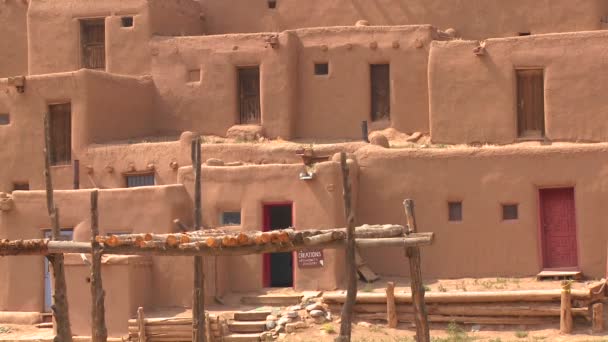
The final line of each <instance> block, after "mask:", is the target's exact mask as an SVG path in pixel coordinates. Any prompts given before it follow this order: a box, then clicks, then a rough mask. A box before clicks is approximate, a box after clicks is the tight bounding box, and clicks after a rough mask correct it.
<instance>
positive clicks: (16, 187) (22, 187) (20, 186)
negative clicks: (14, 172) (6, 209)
mask: <svg viewBox="0 0 608 342" xmlns="http://www.w3.org/2000/svg"><path fill="white" fill-rule="evenodd" d="M29 189H30V183H28V182H15V183H13V191H28V190H29Z"/></svg>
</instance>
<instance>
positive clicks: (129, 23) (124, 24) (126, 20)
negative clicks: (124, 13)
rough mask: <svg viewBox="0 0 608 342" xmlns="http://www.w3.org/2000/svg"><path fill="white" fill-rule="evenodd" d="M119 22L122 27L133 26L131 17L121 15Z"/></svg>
mask: <svg viewBox="0 0 608 342" xmlns="http://www.w3.org/2000/svg"><path fill="white" fill-rule="evenodd" d="M120 23H121V25H122V27H133V17H122V18H120Z"/></svg>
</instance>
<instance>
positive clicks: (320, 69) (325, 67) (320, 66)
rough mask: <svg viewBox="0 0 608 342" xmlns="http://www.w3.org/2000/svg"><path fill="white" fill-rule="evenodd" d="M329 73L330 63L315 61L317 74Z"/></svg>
mask: <svg viewBox="0 0 608 342" xmlns="http://www.w3.org/2000/svg"><path fill="white" fill-rule="evenodd" d="M327 74H329V63H315V75H327Z"/></svg>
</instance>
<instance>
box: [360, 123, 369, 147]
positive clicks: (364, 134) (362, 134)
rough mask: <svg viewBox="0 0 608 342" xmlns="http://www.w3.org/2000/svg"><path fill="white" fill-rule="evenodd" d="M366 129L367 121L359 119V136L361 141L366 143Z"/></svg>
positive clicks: (367, 139) (367, 140)
mask: <svg viewBox="0 0 608 342" xmlns="http://www.w3.org/2000/svg"><path fill="white" fill-rule="evenodd" d="M368 132H369V131H368V129H367V121H366V120H364V121H361V138H362V139H363V141H365V142H366V143H368V142H369V138H368V135H369V133H368Z"/></svg>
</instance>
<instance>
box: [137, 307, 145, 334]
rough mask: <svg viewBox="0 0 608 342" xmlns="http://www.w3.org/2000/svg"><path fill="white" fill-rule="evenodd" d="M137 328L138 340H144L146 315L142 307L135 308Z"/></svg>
mask: <svg viewBox="0 0 608 342" xmlns="http://www.w3.org/2000/svg"><path fill="white" fill-rule="evenodd" d="M137 328H138V330H139V341H138V342H146V317H145V316H144V308H142V307H141V306H140V307H139V308H137Z"/></svg>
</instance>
